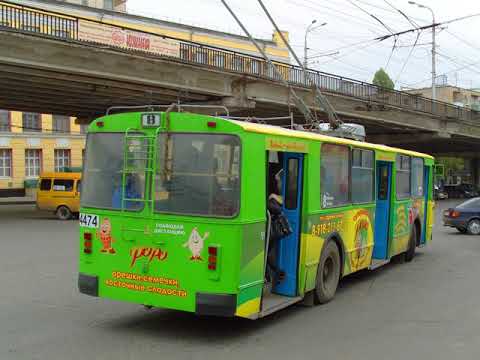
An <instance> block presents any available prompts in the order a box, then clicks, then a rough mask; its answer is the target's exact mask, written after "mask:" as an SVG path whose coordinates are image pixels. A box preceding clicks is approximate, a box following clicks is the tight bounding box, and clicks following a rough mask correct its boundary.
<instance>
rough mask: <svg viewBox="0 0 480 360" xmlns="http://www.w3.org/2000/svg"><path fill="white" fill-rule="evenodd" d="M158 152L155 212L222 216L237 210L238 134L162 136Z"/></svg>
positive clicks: (238, 184)
mask: <svg viewBox="0 0 480 360" xmlns="http://www.w3.org/2000/svg"><path fill="white" fill-rule="evenodd" d="M167 137H168V140H167ZM157 151H158V162H157V174H156V177H155V179H154V183H155V194H154V200H155V210H156V211H158V212H168V213H176V214H190V215H203V216H223V217H233V216H235V215H236V214H237V213H238V208H239V200H240V173H239V171H240V141H239V139H238V138H237V137H235V136H232V135H217V134H169V135H161V136H159V138H158V147H157Z"/></svg>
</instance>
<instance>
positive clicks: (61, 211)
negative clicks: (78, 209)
mask: <svg viewBox="0 0 480 360" xmlns="http://www.w3.org/2000/svg"><path fill="white" fill-rule="evenodd" d="M55 214H56V215H57V218H59V219H60V220H70V219H71V218H72V212H71V211H70V209H69V208H68V207H66V206H65V205H62V206H59V207H58V208H57V211H56V212H55Z"/></svg>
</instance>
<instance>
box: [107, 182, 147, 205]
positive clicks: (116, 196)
mask: <svg viewBox="0 0 480 360" xmlns="http://www.w3.org/2000/svg"><path fill="white" fill-rule="evenodd" d="M137 177H138V175H137V174H128V175H126V177H125V200H126V201H125V204H123V205H124V207H125V208H126V209H131V210H133V209H139V208H141V202H139V201H131V200H129V199H140V198H142V195H141V193H140V191H139V183H140V181H139V179H137ZM122 194H123V189H122V182H121V181H118V179H117V181H116V184H115V186H114V191H113V195H112V208H114V209H120V208H122V196H123V195H122Z"/></svg>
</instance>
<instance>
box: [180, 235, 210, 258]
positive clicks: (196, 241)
mask: <svg viewBox="0 0 480 360" xmlns="http://www.w3.org/2000/svg"><path fill="white" fill-rule="evenodd" d="M209 235H210V233H208V232H206V233H205V234H204V235H203V237H202V236H201V235H200V233H199V232H198V229H197V228H196V227H194V228H193V230H192V232H191V233H190V236H189V237H188V241H187V242H186V243H185V244H183V247H188V248H189V249H190V251H191V252H192V256H191V257H190V260H200V261H201V260H202V256H201V254H202V250H203V246H204V243H205V240H206V239H207V238H208V236H209Z"/></svg>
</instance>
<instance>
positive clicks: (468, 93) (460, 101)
mask: <svg viewBox="0 0 480 360" xmlns="http://www.w3.org/2000/svg"><path fill="white" fill-rule="evenodd" d="M407 92H408V93H410V94H414V95H419V96H424V97H427V98H432V88H431V87H429V88H423V89H413V90H407ZM436 95H437V100H438V101H444V102H448V103H451V104H455V105H458V106H462V107H466V108H470V109H473V110H480V91H478V90H473V89H464V88H461V87H458V86H452V85H437V87H436Z"/></svg>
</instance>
